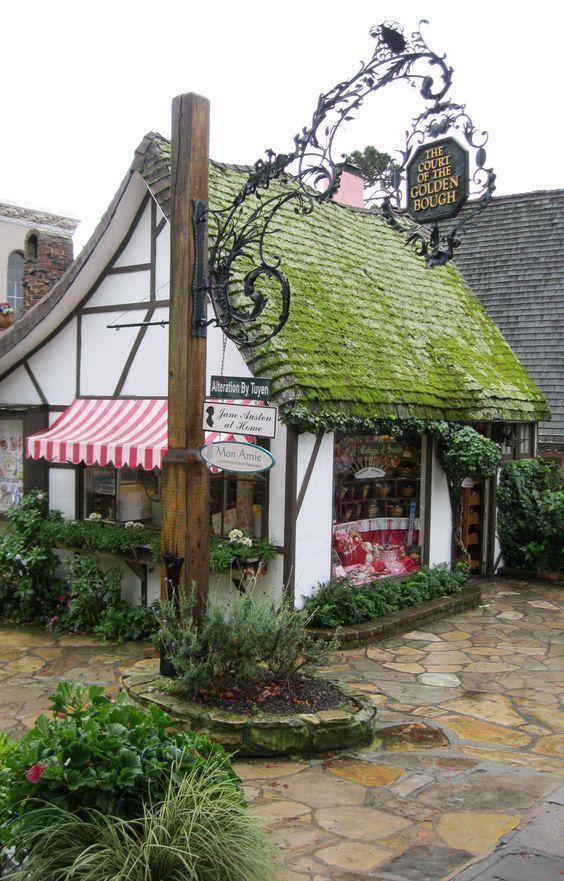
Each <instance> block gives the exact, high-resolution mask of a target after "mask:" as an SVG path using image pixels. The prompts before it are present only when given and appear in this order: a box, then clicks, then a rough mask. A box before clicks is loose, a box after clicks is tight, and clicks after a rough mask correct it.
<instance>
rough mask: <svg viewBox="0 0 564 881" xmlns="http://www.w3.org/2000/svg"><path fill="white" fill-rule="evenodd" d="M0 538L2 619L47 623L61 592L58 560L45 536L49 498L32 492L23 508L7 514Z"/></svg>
mask: <svg viewBox="0 0 564 881" xmlns="http://www.w3.org/2000/svg"><path fill="white" fill-rule="evenodd" d="M7 517H8V526H7V529H6V531H5V532H4V533H3V534H2V537H1V538H0V617H2V618H10V619H13V620H14V621H16V622H18V623H20V622H27V621H41V622H43V621H46V620H48V619H49V618H50V617H51V616H52V615H53V613H54V611H55V609H56V608H57V604H58V596H59V594H60V593H61V585H60V582H59V581H58V579H57V578H56V577H55V570H56V568H57V566H58V565H59V559H58V557H57V555H56V554H55V553H54V552H53V550H52V548H51V543H50V541H49V540H48V539H47V538H46V537H45V534H44V532H43V527H44V525H45V523H46V522H47V518H48V510H47V496H46V494H45V493H41V492H39V491H37V490H33V491H32V492H31V493H29V495H27V496H25V497H24V499H23V503H22V507H21V508H12V509H11V510H10V511H9V512H8V515H7Z"/></svg>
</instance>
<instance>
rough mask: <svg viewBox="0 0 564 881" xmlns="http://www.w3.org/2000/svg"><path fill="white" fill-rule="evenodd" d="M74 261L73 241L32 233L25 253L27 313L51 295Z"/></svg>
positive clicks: (26, 244)
mask: <svg viewBox="0 0 564 881" xmlns="http://www.w3.org/2000/svg"><path fill="white" fill-rule="evenodd" d="M72 261H73V247H72V238H70V236H65V235H60V234H57V233H55V232H50V231H47V230H45V229H30V231H29V232H28V234H27V235H26V237H25V250H24V274H23V288H24V303H25V306H24V311H25V312H27V311H28V309H31V307H32V306H35V304H36V303H37V302H39V300H41V299H42V298H43V297H44V296H45V294H48V293H49V291H50V290H51V288H52V287H53V285H54V284H56V282H58V281H59V279H60V278H61V276H62V275H63V274H64V272H65V271H66V270H67V269H68V267H69V266H70V265H71V263H72Z"/></svg>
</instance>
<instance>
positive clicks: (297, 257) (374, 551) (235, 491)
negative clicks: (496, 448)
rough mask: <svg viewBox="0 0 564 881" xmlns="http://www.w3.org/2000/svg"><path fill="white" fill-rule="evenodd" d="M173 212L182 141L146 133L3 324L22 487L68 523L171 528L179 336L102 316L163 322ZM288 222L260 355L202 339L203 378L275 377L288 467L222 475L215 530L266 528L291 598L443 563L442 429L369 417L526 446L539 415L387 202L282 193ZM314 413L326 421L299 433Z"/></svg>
mask: <svg viewBox="0 0 564 881" xmlns="http://www.w3.org/2000/svg"><path fill="white" fill-rule="evenodd" d="M247 173H248V169H245V168H240V167H235V166H226V165H221V164H218V163H215V162H212V163H210V201H211V204H212V207H214V206H215V207H219V206H223V205H227V204H229V203H230V202H231V201H232V199H233V197H234V195H235V194H236V193H237V192H238V191H239V190H240V188H241V186H242V185H243V184H244V183H245V181H246V178H247ZM270 188H271V189H270V191H271V192H272V191H276V190H278V189H279V188H282V189H283V188H284V183H283V182H280V181H274V182H273V183H271V185H270ZM357 190H358V193H359V197H360V198H361V197H362V192H361V188H360V187H357ZM169 211H170V145H169V143H168V142H167V141H166V140H165V139H164V138H162V137H161V136H160V135H155V134H150V135H147V136H146V137H145V139H144V140H143V142H142V143H141V144H140V146H139V147H138V149H137V151H136V154H135V159H134V162H133V163H132V165H131V167H130V169H129V170H128V172H127V175H126V177H125V179H124V181H123V182H122V184H121V186H120V188H119V190H118V192H117V194H116V196H115V197H114V199H113V201H112V203H111V205H110V206H109V208H108V210H107V212H106V214H105V215H104V217H103V218H102V220H101V221H100V224H99V225H98V227H97V229H96V231H95V233H94V234H93V236H92V238H91V239H90V241H89V242H88V244H87V245H86V247H85V248H84V250H83V251H82V253H81V254H80V256H79V257H78V259H77V260H76V261H75V262H74V263H73V265H72V266H71V268H70V269H69V271H68V272H67V273H66V274H65V276H64V277H63V278H62V279H61V281H60V282H59V283H58V284H56V285H55V287H54V288H53V289H52V291H51V292H50V293H49V294H48V296H47V297H45V298H44V299H43V300H42V301H40V302H39V303H38V304H37V305H36V306H35V308H34V309H32V310H31V311H30V312H29V313H28V314H27V315H25V316H24V318H23V319H22V320H21V321H20V322H18V323H17V324H16V325H15V327H13V328H12V329H11V330H9V331H7V332H5V333H4V334H2V335H0V358H1V361H0V412H1V414H2V418H3V419H4V421H5V422H6V424H8V423H9V424H10V426H11V429H12V434H13V436H14V437H16V438H19V439H20V441H19V444H20V449H21V446H22V445H23V444H24V442H25V441H26V440H28V441H29V443H28V446H29V451H30V453H31V454H32V456H33V458H28V459H26V461H25V465H24V468H23V472H24V473H23V478H22V480H21V489H22V490H24V491H27V490H28V489H30V488H31V487H32V486H34V485H37V486H42V487H46V488H48V490H49V496H50V504H51V506H52V507H53V508H58V509H60V510H62V511H63V512H64V514H65V515H67V516H69V517H73V518H83V517H88V516H89V515H90V514H91V513H98V514H101V515H102V516H103V517H104V518H105V519H111V520H116V521H118V522H123V521H124V520H141V521H143V522H145V523H148V524H151V523H152V524H153V525H154V526H155V528H158V526H159V522H160V506H159V485H160V470H159V466H160V464H161V462H162V459H163V457H164V454H165V452H166V420H167V394H168V330H167V328H166V327H164V328H163V327H159V326H151V327H147V326H143V327H122V328H121V329H120V330H119V331H116V330H112V329H108V325H110V324H115V323H121V324H133V323H134V322H141V321H145V322H147V321H152V322H160V321H167V320H168V315H169V272H170V228H169V223H168V220H169ZM276 227H277V229H278V230H279V233H278V234H277V235H276V238H273V239H272V240H271V253H275V254H279V255H280V258H281V266H282V270H283V272H284V273H285V275H286V276H287V278H288V280H289V282H290V285H291V290H292V303H291V308H290V317H289V320H288V322H287V324H286V325H285V327H284V328H283V330H282V332H281V333H280V334H279V335H278V336H276V337H275V338H274V339H273V340H271V341H270V342H268V343H266V344H265V345H263V346H261V347H259V348H257V349H254V350H253V349H250V350H239V349H238V348H237V347H236V346H235V344H234V343H232V342H230V341H225V340H224V339H223V337H222V334H221V331H220V330H218V329H217V328H214V327H210V329H209V332H208V347H207V373H208V383H209V376H211V375H212V374H223V375H226V376H229V375H231V376H249V377H251V376H257V377H268V378H270V379H271V380H272V381H273V399H272V403H273V404H276V405H278V406H279V408H280V413H281V416H282V422H280V423H279V427H278V433H277V436H276V438H275V439H273V440H271V441H270V450H271V452H272V453H273V455H274V457H275V459H276V465H275V467H274V468H273V469H272V470H271V471H270V472H267V473H266V474H264V475H263V474H257V475H236V474H232V473H223V474H221V473H220V474H217V475H213V476H212V477H211V481H210V482H211V497H210V505H211V511H210V514H211V516H210V530H211V531H214V532H215V533H222V534H225V533H226V532H228V531H229V529H231V528H233V527H235V526H244V528H245V530H247V531H248V532H249V533H251V534H254V535H255V536H258V535H263V536H264V535H268V536H269V537H270V538H271V539H272V540H273V541H274V542H275V543H276V544H277V545H278V546H279V548H280V553H279V557H278V559H277V560H276V561H275V562H274V563H273V564H270V565H269V568H268V573H267V574H266V575H265V576H264V577H263V578H262V579H261V585H262V590H264V591H265V592H269V593H271V594H276V593H278V594H279V593H280V591H281V589H282V585H294V587H295V594H296V601H297V603H298V604H299V603H300V602H301V595H308V594H310V593H311V591H312V590H313V588H314V587H315V585H316V584H317V583H318V582H320V581H325V580H327V579H328V578H329V577H330V576H331V574H332V573H333V574H335V573H336V574H340V573H342V572H347V573H350V574H351V575H352V576H353V577H354V578H355V579H356V580H357V581H361V580H363V579H367V578H377V577H386V576H389V575H392V574H399V573H401V572H406V571H410V570H411V569H413V568H416V567H417V566H418V565H419V564H420V562H423V563H440V562H447V561H450V560H451V556H452V547H451V527H450V524H451V516H450V503H449V496H448V488H447V483H446V478H445V475H444V473H443V471H442V469H441V468H440V465H439V463H438V460H437V457H436V453H435V446H434V441H433V438H432V436H431V435H428V434H421V433H417V432H416V431H414V433H413V434H412V435H410V436H409V437H404V438H402V439H400V438H399V434H398V437H395V438H394V437H393V436H389V435H382V434H380V435H376V434H375V432H374V430H372V431H371V429H370V424H371V422H370V420H373V419H374V418H384V417H391V418H392V419H402V418H405V417H407V416H410V417H422V418H436V419H449V420H453V421H459V422H469V423H472V424H475V425H476V426H477V427H478V428H479V430H481V431H483V432H484V433H486V434H488V435H492V434H494V435H495V436H496V437H501V436H502V435H503V433H504V432H505V431H507V430H508V426H519V430H520V431H521V432H522V434H523V436H524V437H526V438H527V440H528V444H529V451H530V452H532V451H533V450H532V444H533V430H534V425H535V423H536V421H537V420H538V419H539V418H543V417H545V416H546V413H547V409H546V404H545V401H544V399H543V397H542V395H541V394H540V392H539V391H538V389H537V388H536V387H535V385H534V383H533V382H532V381H531V380H530V378H529V377H528V376H527V374H526V373H525V371H524V370H523V368H522V367H521V365H520V364H519V362H518V360H517V358H516V357H515V355H514V354H513V353H512V352H511V350H510V348H509V346H508V345H507V343H506V342H505V340H504V339H503V337H502V336H501V334H500V333H499V331H498V330H497V329H496V328H495V326H494V325H493V323H492V322H491V321H490V320H489V319H488V317H487V315H486V314H485V312H484V310H483V308H482V307H481V306H480V304H479V303H478V301H477V299H476V297H475V296H473V295H472V294H471V292H470V291H469V290H468V288H467V287H466V286H465V284H464V283H463V281H462V279H461V277H460V276H459V274H458V273H457V271H456V269H455V268H454V267H453V266H447V267H443V268H440V269H434V270H431V269H429V268H428V267H427V266H426V264H425V263H424V262H423V261H422V260H420V259H419V258H418V257H417V256H416V255H415V254H414V252H413V251H411V250H410V249H409V248H406V247H405V245H404V242H403V240H402V239H401V237H399V236H398V235H397V233H396V232H394V231H393V230H391V229H390V228H389V227H388V226H387V225H386V224H385V222H384V221H383V220H382V219H381V218H380V217H379V216H377V215H375V214H373V213H371V212H369V211H366V210H364V209H355V208H350V207H345V206H343V205H341V204H335V203H329V204H324V205H320V206H318V207H317V208H316V210H315V211H314V212H313V213H312V214H310V215H304V214H299V213H296V212H295V211H294V210H293V207H292V206H291V205H290V206H286V207H285V208H284V209H283V211H282V212H281V214H280V217H279V219H278V220H277V222H276ZM224 344H225V345H224ZM208 387H209V385H208ZM312 413H313V414H316V415H317V417H318V419H319V423H318V427H317V428H316V429H315V431H309V430H308V431H306V430H303V422H302V423H301V420H302V419H303V417H304V415H305V416H306V417H307V416H311V414H312ZM350 417H361V418H364V419H365V420H366V422H365V423H364V426H363V430H362V431H361V432H358V431H357V432H355V431H353V430H352V429H351V427H350V425H351V423H350V422H349V423H348V427H346V429H345V430H342V429H341V430H339V420H340V419H342V418H350ZM300 423H301V424H300ZM342 425H343V423H342V422H341V426H342ZM48 426H50V430H48ZM41 429H43V431H40V430H41ZM38 431H40V434H39V435H37V436H36V437H35V438H34V439H32V440H29V435H30V434H33V433H34V432H38ZM16 446H17V444H16ZM12 459H15V456H14V455H13V454H12V451H11V450H7V451H4V453H3V451H2V449H0V465H1V464H2V462H3V463H4V466H5V465H6V464H8V467H7V468H6V467H5V468H4V473H5V474H6V473H8V475H9V474H13V473H14V469H16V468H17V463H16V462H15V461H12ZM7 460H8V461H7ZM367 469H368V470H367ZM357 475H358V476H357ZM2 489H3V487H2V481H0V493H1V492H2ZM4 491H5V492H6V493H7V489H6V483H4ZM469 492H470V491H469ZM494 496H495V487H494V486H493V485H491V484H490V482H487V483H486V484H484V485H483V486H475V487H474V488H473V489H472V491H471V499H472V505H473V511H472V514H473V517H474V519H473V520H472V523H473V529H474V531H475V535H476V542H475V546H474V547H473V551H472V555H473V559H474V560H475V566H476V569H477V571H483V572H492V571H493V566H494V561H495V559H496V556H497V553H496V549H495V510H494ZM7 501H9V498H8V495H6V497H5V503H6V502H7ZM1 506H2V500H1V499H0V507H1ZM251 511H252V517H251V516H249V514H250V512H251ZM137 568H138V566H137ZM124 573H125V578H124V580H125V581H126V582H127V584H128V587H127V590H128V591H130V592H131V594H133V593H134V592H135V591H137V593H139V585H138V583H137V582H136V580H135V579H136V576H135V575H133V574H132V572H131V571H129V570H127V569H126V568H125V567H124ZM143 577H144V579H145V584H146V585H147V583H148V587H149V591H148V593H149V597H151V596H155V595H156V594H157V593H158V582H159V572H158V567H155V566H154V565H151V564H149V563H146V568H145V570H144V576H143ZM210 590H211V592H212V593H216V594H217V593H218V592H219V593H223V594H224V595H229V592H231V594H232V593H233V586H232V585H231V582H230V579H229V578H228V577H227V576H222V577H221V578H217V579H213V578H212V579H211V582H210Z"/></svg>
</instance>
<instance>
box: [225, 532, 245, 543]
mask: <svg viewBox="0 0 564 881" xmlns="http://www.w3.org/2000/svg"><path fill="white" fill-rule="evenodd" d="M243 538H244V535H243V533H242V532H241V530H240V529H232V530H231V532H230V533H229V541H231V542H233V543H235V542H236V543H239V542H240V541H241V540H242V539H243Z"/></svg>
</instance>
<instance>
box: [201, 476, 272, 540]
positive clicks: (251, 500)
mask: <svg viewBox="0 0 564 881" xmlns="http://www.w3.org/2000/svg"><path fill="white" fill-rule="evenodd" d="M265 486H266V482H265V478H264V476H263V475H262V474H253V475H249V474H241V475H236V474H225V473H222V474H217V475H212V477H211V479H210V517H211V529H212V532H213V533H214V534H215V535H229V533H230V532H231V530H232V529H241V530H242V531H243V532H244V533H245V535H248V536H250V537H251V538H261V537H262V513H263V505H264V500H265Z"/></svg>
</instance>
